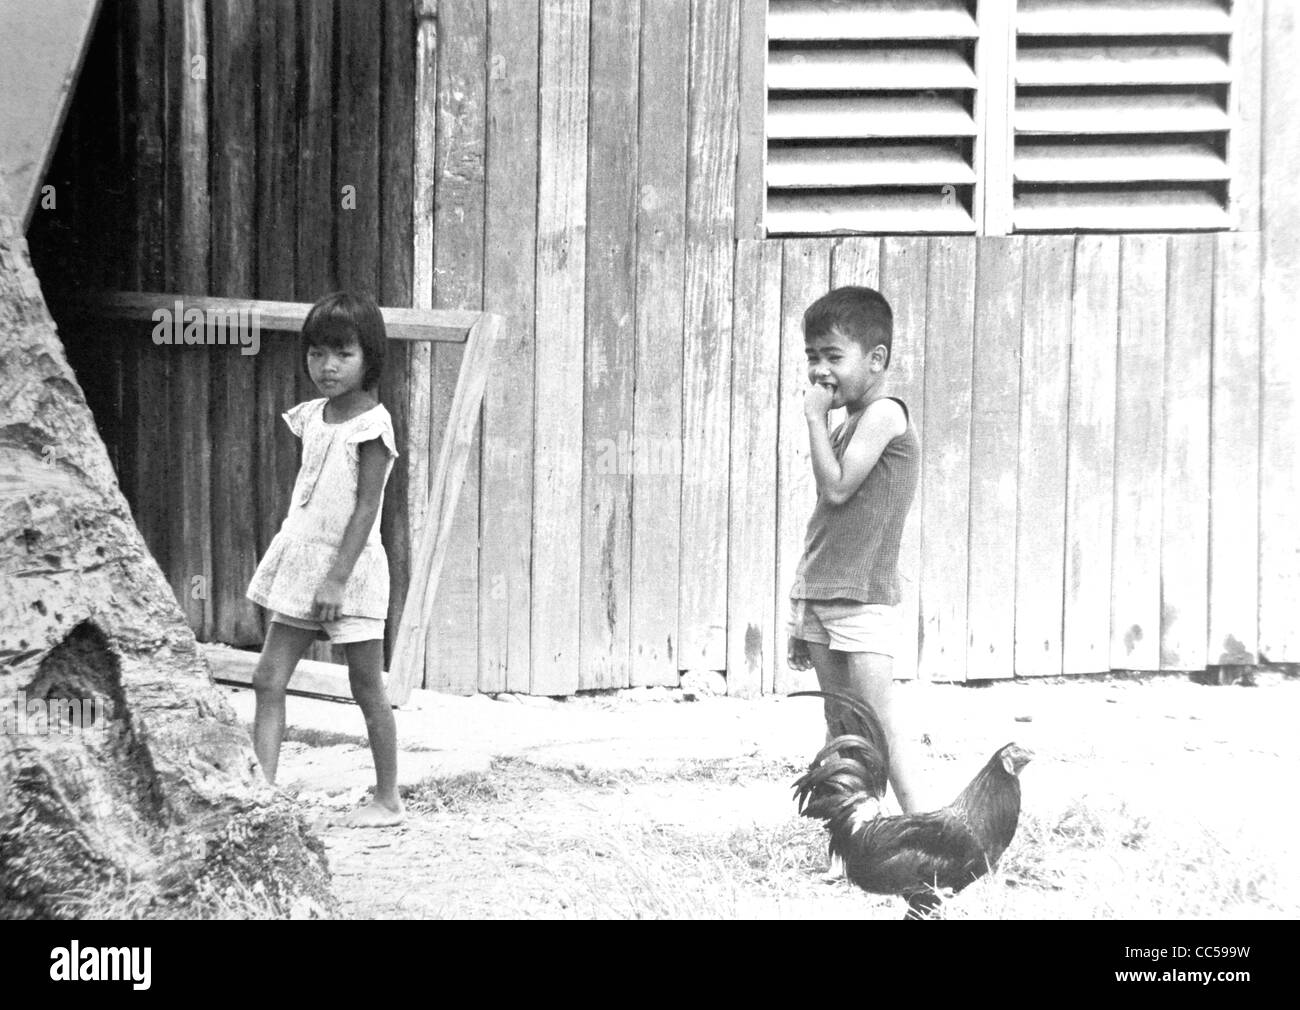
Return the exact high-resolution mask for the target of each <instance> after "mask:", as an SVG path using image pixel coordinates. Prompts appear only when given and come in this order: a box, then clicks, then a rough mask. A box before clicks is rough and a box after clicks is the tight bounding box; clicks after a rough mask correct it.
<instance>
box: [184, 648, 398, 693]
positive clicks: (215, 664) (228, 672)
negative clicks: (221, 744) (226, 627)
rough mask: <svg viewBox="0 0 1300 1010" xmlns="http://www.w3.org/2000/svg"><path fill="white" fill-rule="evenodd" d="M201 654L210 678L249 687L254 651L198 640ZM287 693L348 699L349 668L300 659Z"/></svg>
mask: <svg viewBox="0 0 1300 1010" xmlns="http://www.w3.org/2000/svg"><path fill="white" fill-rule="evenodd" d="M199 648H200V649H202V650H203V658H204V659H206V660H207V661H208V667H209V668H210V669H211V670H212V679H213V680H218V681H220V682H221V683H223V684H234V685H236V686H238V687H251V686H252V684H253V674H254V673H256V672H257V659H258V654H257V653H256V652H244V651H243V650H241V649H232V648H230V647H229V646H226V645H205V644H200V646H199ZM388 679H389V675H388V674H387V673H385V674H384V687H385V688H387V687H388ZM288 690H289V693H290V694H309V695H318V696H324V697H327V698H339V699H342V700H347V699H349V698H351V697H352V688H351V686H350V685H349V683H348V668H347V667H346V666H342V665H340V664H338V663H320V662H317V661H316V660H314V659H303V660H299V662H298V665H297V667H295V668H294V671H293V676H292V677H291V678H290V679H289V688H288Z"/></svg>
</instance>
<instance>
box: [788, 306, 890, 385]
mask: <svg viewBox="0 0 1300 1010" xmlns="http://www.w3.org/2000/svg"><path fill="white" fill-rule="evenodd" d="M832 330H837V331H839V332H840V333H842V334H843V335H844V336H846V337H848V338H850V339H851V340H855V341H857V343H858V346H859V347H861V348H862V353H863V354H870V353H871V349H872V348H873V347H875V346H876V345H877V344H884V345H885V367H886V368H888V367H889V361H890V358H892V357H893V348H894V311H893V309H891V308H890V307H889V302H888V301H886V300H885V296H884V295H882V294H881V293H880V292H879V291H877V290H876V289H875V288H862V287H852V286H850V287H843V288H836V289H835V290H834V291H828V292H827V293H826V294H824V295H822V296H821V297H820V298H818V299H817V300H816V301H815V302H813V303H812V304H811V305H809V306H808V309H807V311H805V312H804V314H803V338H804V340H805V341H808V340H812V339H815V338H816V337H824V336H826V335H827V334H829V333H830V332H831V331H832Z"/></svg>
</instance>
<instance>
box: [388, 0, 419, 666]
mask: <svg viewBox="0 0 1300 1010" xmlns="http://www.w3.org/2000/svg"><path fill="white" fill-rule="evenodd" d="M415 45H416V39H415V17H414V7H413V5H412V4H411V3H410V0H384V8H383V56H382V60H383V62H382V67H381V72H380V134H379V135H380V141H379V194H380V215H379V244H380V248H379V256H380V268H379V285H380V287H379V300H380V304H382V305H400V306H410V305H411V304H412V286H411V285H412V258H413V243H414V240H415V237H414V228H413V225H414V215H413V213H412V206H413V204H412V201H413V199H414V172H415ZM413 346H414V343H413V342H412V341H405V340H403V341H392V342H390V343H389V345H388V360H387V364H386V366H385V369H384V379H383V382H382V383H381V384H380V391H381V398H382V400H383V402H384V406H385V407H387V408H388V412H389V413H390V414H391V415H392V418H393V430H394V433H395V435H396V437H397V444H398V446H399V447H400V449H399V452H400V453H401V455H400V456H399V458H398V460H397V462H396V464H395V465H394V467H393V470H392V473H391V474H390V475H389V478H388V486H387V487H386V489H385V491H384V512H383V515H382V516H381V517H380V536H381V537H382V538H383V543H384V550H385V551H386V552H387V554H388V575H389V587H390V588H389V593H388V624H387V627H386V628H385V634H384V637H385V640H386V643H387V646H388V655H390V656H391V655H392V651H393V648H394V646H395V644H396V636H397V627H398V624H399V623H400V622H401V617H402V610H403V609H404V607H405V605H406V588H407V584H408V582H409V581H410V577H411V554H412V543H411V528H410V525H409V524H408V521H407V519H408V517H407V512H406V499H407V496H408V494H409V493H410V451H409V448H408V441H407V436H408V432H409V429H410V397H409V395H408V392H409V387H410V380H411V349H412V347H413Z"/></svg>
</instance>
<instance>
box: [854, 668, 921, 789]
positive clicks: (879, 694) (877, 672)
mask: <svg viewBox="0 0 1300 1010" xmlns="http://www.w3.org/2000/svg"><path fill="white" fill-rule="evenodd" d="M840 655H842V656H843V657H844V666H845V670H846V673H847V676H848V681H849V685H848V687H849V693H850V694H852V695H853V696H854V697H855V698H863V699H865V700H866V702H867V703H868V704H869V705H870V706H871V707H872V708H874V709H875V710H876V715H878V716H880V722H881V725H882V726H884V729H885V737H886V738H887V739H888V740H889V784H890V785H891V786H893V787H894V795H895V796H896V797H897V798H898V805H899V806H900V807H902V808H903V813H905V814H910V813H915V812H916V811H917V810H918V809H920V807H919V806H918V803H919V793H918V791H917V789H916V781H915V776H916V767H917V766H916V755H915V753H914V751H913V749H912V743H911V739H910V737H909V736H908V735H907V734H906V733H905V732H903V727H902V724H901V719H900V718H899V715H898V712H897V710H896V709H895V708H894V659H893V657H892V656H882V655H880V654H879V653H876V652H844V653H840Z"/></svg>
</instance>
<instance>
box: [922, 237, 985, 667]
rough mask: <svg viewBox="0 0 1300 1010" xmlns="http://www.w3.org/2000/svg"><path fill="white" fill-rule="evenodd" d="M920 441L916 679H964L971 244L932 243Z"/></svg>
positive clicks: (971, 240)
mask: <svg viewBox="0 0 1300 1010" xmlns="http://www.w3.org/2000/svg"><path fill="white" fill-rule="evenodd" d="M930 281H931V283H930V284H929V286H928V289H927V291H928V298H927V304H926V332H925V392H924V396H925V408H926V409H925V426H924V429H923V431H922V433H921V444H922V445H924V446H925V452H924V453H923V454H922V457H921V482H922V495H921V498H922V510H921V651H920V658H919V670H918V674H919V675H920V676H922V677H925V678H927V679H929V680H965V679H966V592H967V586H968V584H969V580H968V564H969V550H968V538H969V534H970V425H971V420H970V419H971V354H972V338H973V334H974V327H975V239H974V238H953V237H948V236H944V237H940V238H933V239H931V240H930Z"/></svg>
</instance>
